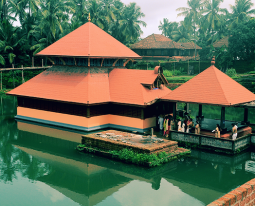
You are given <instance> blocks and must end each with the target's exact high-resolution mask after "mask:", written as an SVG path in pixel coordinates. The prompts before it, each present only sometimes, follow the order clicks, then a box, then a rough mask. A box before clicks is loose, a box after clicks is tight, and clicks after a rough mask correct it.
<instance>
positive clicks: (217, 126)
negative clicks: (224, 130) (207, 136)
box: [212, 124, 221, 138]
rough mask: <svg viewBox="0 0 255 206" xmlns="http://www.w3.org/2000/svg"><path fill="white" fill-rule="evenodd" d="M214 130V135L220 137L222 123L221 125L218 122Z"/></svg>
mask: <svg viewBox="0 0 255 206" xmlns="http://www.w3.org/2000/svg"><path fill="white" fill-rule="evenodd" d="M212 132H214V137H218V138H220V132H221V128H220V125H219V124H216V128H215V130H213V131H212Z"/></svg>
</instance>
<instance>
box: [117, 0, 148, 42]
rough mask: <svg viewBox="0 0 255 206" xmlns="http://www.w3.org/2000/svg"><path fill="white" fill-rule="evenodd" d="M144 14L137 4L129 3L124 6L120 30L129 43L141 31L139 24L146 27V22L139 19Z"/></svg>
mask: <svg viewBox="0 0 255 206" xmlns="http://www.w3.org/2000/svg"><path fill="white" fill-rule="evenodd" d="M144 16H145V15H144V13H142V11H141V8H140V7H139V6H137V5H136V3H130V4H128V5H126V6H125V7H124V9H123V16H122V20H121V21H120V24H121V30H122V31H123V34H124V35H125V36H126V41H127V42H129V44H133V43H135V42H136V41H137V40H138V38H139V37H140V35H141V34H142V33H143V31H142V29H141V27H140V25H141V26H144V27H146V23H145V22H144V21H142V20H140V18H142V17H144Z"/></svg>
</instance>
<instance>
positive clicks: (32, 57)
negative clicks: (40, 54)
mask: <svg viewBox="0 0 255 206" xmlns="http://www.w3.org/2000/svg"><path fill="white" fill-rule="evenodd" d="M34 66H35V64H34V57H32V67H34Z"/></svg>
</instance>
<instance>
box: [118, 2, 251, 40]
mask: <svg viewBox="0 0 255 206" xmlns="http://www.w3.org/2000/svg"><path fill="white" fill-rule="evenodd" d="M121 1H122V2H123V3H124V4H129V3H130V2H135V3H136V4H137V5H138V6H140V7H141V11H142V12H143V13H144V14H145V17H144V18H142V19H141V20H143V21H144V22H145V23H146V24H147V26H146V28H145V27H141V28H142V30H143V35H142V38H145V37H147V36H149V35H151V34H153V33H154V34H161V31H159V30H158V26H159V24H160V21H163V18H168V20H169V21H170V22H173V21H176V22H179V21H182V20H183V19H184V17H182V16H181V17H177V14H178V13H179V12H177V11H176V9H177V8H179V7H188V5H187V0H121ZM252 3H254V5H255V0H252ZM230 4H231V5H234V4H235V0H224V2H223V3H221V4H220V7H221V8H227V9H228V10H229V12H230V7H229V5H230ZM253 8H254V6H253Z"/></svg>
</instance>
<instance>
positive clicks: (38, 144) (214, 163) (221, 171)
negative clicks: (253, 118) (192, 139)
mask: <svg viewBox="0 0 255 206" xmlns="http://www.w3.org/2000/svg"><path fill="white" fill-rule="evenodd" d="M13 102H14V101H13V97H9V96H7V97H4V98H2V100H1V105H0V106H1V110H0V112H2V115H1V116H0V121H1V128H0V133H1V136H0V147H1V150H0V181H1V182H4V183H10V182H13V180H14V179H18V177H19V176H20V175H21V176H22V177H24V178H26V179H28V180H29V181H30V182H32V183H34V182H43V183H45V184H47V185H49V186H50V187H51V188H54V189H56V190H58V191H59V192H61V193H62V194H64V195H65V196H66V197H68V198H70V199H72V200H73V201H74V202H77V203H79V204H80V205H95V204H98V203H99V202H101V201H103V200H105V199H106V198H107V197H108V196H112V195H113V194H114V193H116V192H118V191H119V190H120V189H121V188H122V189H123V188H127V187H126V186H127V185H131V182H133V181H134V180H138V182H145V183H149V186H150V189H151V190H150V192H151V195H153V194H158V193H156V190H159V191H162V190H161V189H162V184H166V183H167V185H168V188H170V186H169V185H171V186H174V187H171V189H174V188H176V190H178V191H180V192H181V193H184V194H185V195H186V194H187V196H192V197H194V198H195V199H197V200H199V201H201V202H203V204H209V203H210V202H211V201H213V200H215V199H218V198H219V196H221V195H223V194H224V193H227V192H229V191H230V190H232V189H234V188H235V187H237V186H238V185H241V184H243V183H244V182H246V181H248V180H250V179H251V178H254V177H255V175H254V174H255V168H254V169H253V167H252V165H253V163H254V160H253V159H254V158H252V157H251V153H250V152H246V153H242V154H239V155H237V156H234V157H231V156H224V155H218V154H216V153H215V154H214V153H207V152H203V151H192V155H191V157H190V158H186V159H179V160H178V161H174V162H170V163H168V164H165V165H163V166H161V167H157V168H152V169H147V168H141V167H138V166H134V165H127V164H123V163H121V162H116V161H112V160H108V159H105V158H100V157H96V156H93V155H91V154H79V153H77V152H76V151H75V150H74V148H75V146H76V145H77V142H73V141H72V139H74V137H80V134H77V133H72V132H68V131H62V130H58V129H54V128H47V127H43V126H40V125H32V124H28V123H18V124H19V129H17V123H16V121H15V120H14V118H13V117H14V116H15V114H16V103H15V104H14V103H13ZM60 137H62V139H61V138H60ZM68 138H69V139H68ZM247 162H248V164H247ZM247 165H248V166H249V170H247ZM254 165H255V164H254ZM18 174H19V175H18ZM135 189H136V188H132V190H135ZM147 189H148V188H146V190H147ZM212 191H213V192H212ZM154 192H155V193H154ZM74 194H75V195H74ZM167 194H168V193H167Z"/></svg>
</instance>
